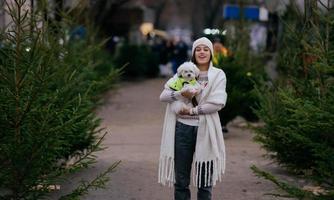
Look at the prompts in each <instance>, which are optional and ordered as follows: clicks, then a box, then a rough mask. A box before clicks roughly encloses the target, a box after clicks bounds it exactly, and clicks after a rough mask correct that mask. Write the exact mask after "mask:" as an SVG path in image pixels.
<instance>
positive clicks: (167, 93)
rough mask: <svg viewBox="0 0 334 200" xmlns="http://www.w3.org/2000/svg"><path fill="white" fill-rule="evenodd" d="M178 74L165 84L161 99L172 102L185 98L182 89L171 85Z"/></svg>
mask: <svg viewBox="0 0 334 200" xmlns="http://www.w3.org/2000/svg"><path fill="white" fill-rule="evenodd" d="M176 78H177V76H174V77H172V78H170V79H169V80H168V81H167V82H166V83H165V85H164V90H163V91H162V92H161V94H160V101H162V102H167V103H171V102H173V101H177V100H185V97H183V96H182V95H181V91H175V90H173V89H171V88H170V87H169V85H170V83H171V82H173V81H175V79H176Z"/></svg>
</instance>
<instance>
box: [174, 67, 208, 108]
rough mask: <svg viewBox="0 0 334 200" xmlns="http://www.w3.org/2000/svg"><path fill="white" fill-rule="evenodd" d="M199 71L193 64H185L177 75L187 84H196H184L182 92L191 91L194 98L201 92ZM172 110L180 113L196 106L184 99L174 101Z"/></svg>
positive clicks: (178, 70)
mask: <svg viewBox="0 0 334 200" xmlns="http://www.w3.org/2000/svg"><path fill="white" fill-rule="evenodd" d="M199 72H200V71H199V69H198V68H197V67H196V65H195V64H194V63H192V62H184V63H183V64H182V65H180V66H179V68H178V69H177V75H178V77H179V78H183V79H184V80H186V81H187V82H191V81H193V82H195V84H184V85H183V87H182V89H181V92H184V91H190V92H191V93H192V94H193V96H194V97H193V98H195V95H198V94H199V93H200V92H201V90H202V89H201V85H200V84H199V83H198V82H197V81H196V79H197V77H198V76H199ZM171 107H172V110H173V111H174V112H175V113H179V112H180V111H181V110H182V109H183V108H192V107H194V105H193V104H192V102H191V100H190V99H187V98H183V100H182V101H181V100H177V101H174V102H173V103H172V104H171Z"/></svg>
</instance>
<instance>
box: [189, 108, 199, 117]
mask: <svg viewBox="0 0 334 200" xmlns="http://www.w3.org/2000/svg"><path fill="white" fill-rule="evenodd" d="M190 115H198V107H197V106H196V107H195V108H191V109H190Z"/></svg>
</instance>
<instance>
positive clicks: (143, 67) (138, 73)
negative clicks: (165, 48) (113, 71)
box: [115, 43, 159, 79]
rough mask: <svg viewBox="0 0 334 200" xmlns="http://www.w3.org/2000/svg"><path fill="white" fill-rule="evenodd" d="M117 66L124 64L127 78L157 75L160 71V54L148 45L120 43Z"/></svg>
mask: <svg viewBox="0 0 334 200" xmlns="http://www.w3.org/2000/svg"><path fill="white" fill-rule="evenodd" d="M115 63H116V65H117V66H124V65H125V67H124V76H125V77H126V78H127V79H135V78H147V77H156V76H157V75H158V73H159V68H158V56H157V55H155V54H154V52H153V51H152V49H151V48H150V47H149V46H147V45H135V44H128V43H124V44H120V46H119V48H118V49H117V53H116V55H115Z"/></svg>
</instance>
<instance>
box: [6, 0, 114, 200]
mask: <svg viewBox="0 0 334 200" xmlns="http://www.w3.org/2000/svg"><path fill="white" fill-rule="evenodd" d="M25 3H26V2H25V0H15V1H13V3H12V4H9V3H8V2H7V1H6V6H7V7H8V9H9V14H10V16H11V18H12V23H11V24H9V26H8V27H7V28H6V29H4V30H2V32H1V35H0V42H1V48H0V93H1V96H0V113H1V115H0V152H1V154H0V188H2V189H3V190H4V191H5V192H4V193H1V194H0V198H2V199H15V200H16V199H40V198H42V197H44V196H45V195H46V194H47V193H48V192H50V190H49V189H48V188H49V186H50V185H52V184H56V183H57V182H59V181H60V180H61V179H60V177H61V176H63V175H65V174H67V173H70V172H74V171H76V170H78V169H80V168H83V167H88V166H89V165H91V164H92V163H94V162H95V157H94V155H92V153H94V152H96V151H98V150H101V149H102V148H101V141H102V139H103V137H104V135H105V134H102V132H101V130H99V119H98V118H97V117H96V115H95V114H94V112H93V109H94V108H95V107H96V103H95V102H94V101H93V100H94V98H95V97H96V95H97V94H98V92H101V91H102V89H103V88H105V85H104V84H105V83H106V82H105V81H106V80H109V82H108V83H110V81H113V80H114V79H115V77H117V75H118V71H115V70H109V73H108V74H107V75H106V76H105V77H104V78H105V79H104V80H103V81H101V80H100V79H96V76H94V75H95V74H96V70H95V66H96V64H95V63H94V62H92V61H93V60H94V59H93V58H94V55H95V54H96V52H97V51H99V50H100V48H101V45H99V44H97V43H94V42H91V41H90V42H88V41H89V40H87V41H86V42H85V41H76V42H74V43H71V44H69V43H67V42H66V41H67V40H66V32H65V31H66V23H64V21H62V22H59V23H57V22H53V25H52V27H50V24H51V23H50V19H45V17H44V16H43V14H40V13H43V12H40V10H35V11H31V10H29V9H28V10H27V9H25V8H26V6H25ZM41 10H43V11H44V9H41ZM55 30H57V31H55ZM60 41H63V42H60ZM64 41H65V43H64ZM79 48H80V51H78V49H79ZM78 52H80V53H78ZM96 90H97V91H96ZM73 157H76V161H75V162H74V164H72V165H71V166H67V160H68V159H70V158H73ZM114 167H115V166H112V167H111V168H109V169H108V170H107V171H106V173H109V172H111V171H112V170H113V169H114ZM104 175H106V174H104ZM99 180H102V181H101V182H99V181H95V182H94V181H93V184H92V185H94V186H97V185H103V183H104V182H105V181H106V179H99ZM94 183H95V184H94ZM96 183H99V184H96ZM86 190H87V187H84V189H82V191H81V193H77V194H78V195H79V194H83V191H86ZM74 193H75V192H74ZM78 195H76V196H78Z"/></svg>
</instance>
